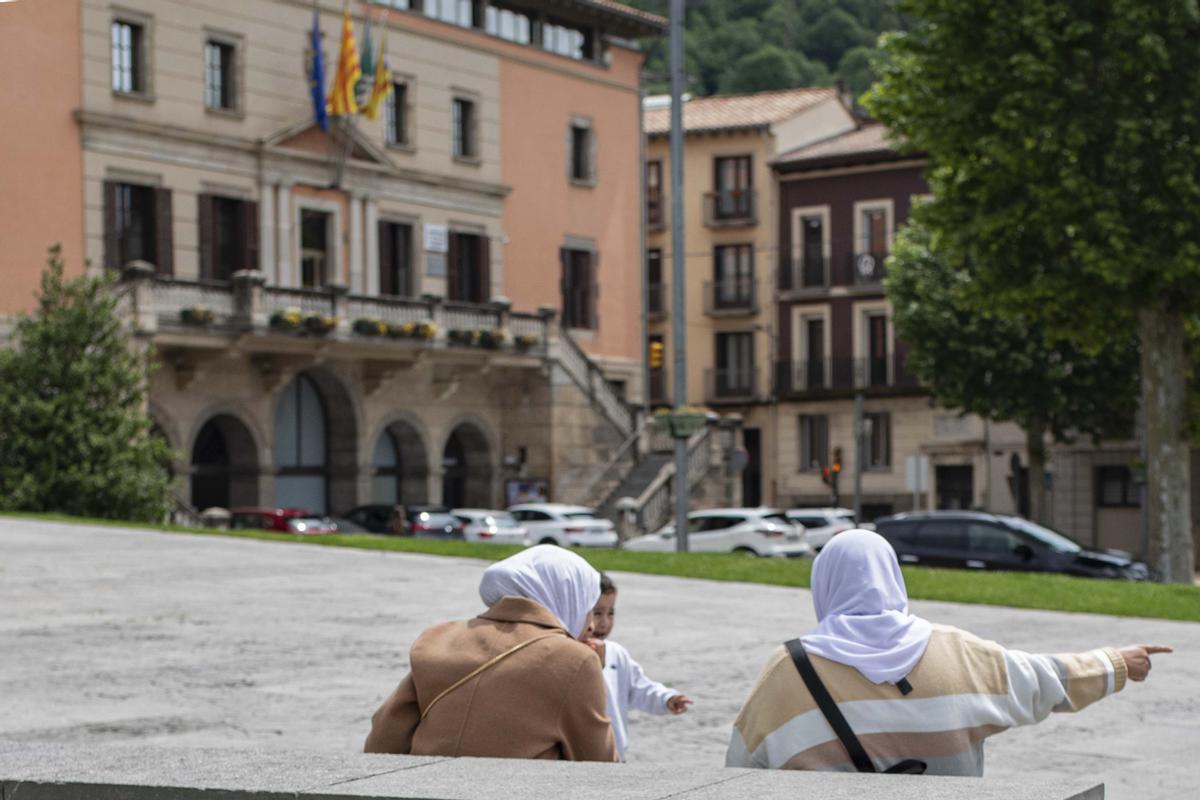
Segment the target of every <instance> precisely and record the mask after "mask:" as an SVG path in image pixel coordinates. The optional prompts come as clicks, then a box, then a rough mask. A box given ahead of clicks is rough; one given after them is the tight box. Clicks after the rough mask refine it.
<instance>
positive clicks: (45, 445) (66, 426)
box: [0, 245, 171, 522]
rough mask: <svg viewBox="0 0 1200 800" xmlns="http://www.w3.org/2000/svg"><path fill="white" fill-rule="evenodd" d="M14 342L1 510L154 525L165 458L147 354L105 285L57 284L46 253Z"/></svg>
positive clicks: (54, 264) (166, 480)
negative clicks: (150, 398) (154, 428)
mask: <svg viewBox="0 0 1200 800" xmlns="http://www.w3.org/2000/svg"><path fill="white" fill-rule="evenodd" d="M14 339H15V341H14V342H11V343H10V347H8V348H6V349H4V350H0V420H3V424H0V508H2V509H5V510H9V511H39V512H40V511H53V512H62V513H66V514H74V515H79V516H89V517H104V518H109V519H125V520H141V521H148V522H157V521H161V520H162V519H163V517H164V516H165V514H166V513H167V511H168V509H169V508H170V502H171V478H170V476H169V475H168V472H167V469H166V464H168V463H169V462H170V457H171V453H170V450H169V449H168V448H167V446H166V444H165V442H163V441H162V439H161V438H159V437H157V436H154V435H152V434H151V421H150V418H149V416H148V414H147V413H146V391H147V389H146V383H147V377H148V375H149V370H150V355H149V353H147V352H146V351H145V350H142V349H139V348H138V347H137V346H136V345H135V344H134V342H133V341H132V340H131V338H130V336H129V334H128V333H127V332H126V331H125V329H124V327H123V325H122V323H121V319H120V317H119V315H118V313H117V299H116V297H115V294H114V292H113V284H112V279H111V278H108V277H105V278H97V277H93V276H89V275H86V274H85V275H82V276H80V277H77V278H73V279H70V280H68V279H66V278H64V276H63V261H62V254H61V249H60V248H59V247H58V246H57V245H56V246H55V247H53V248H51V250H50V258H49V261H48V264H47V269H46V271H45V272H44V273H43V275H42V288H41V295H40V296H39V298H38V309H37V313H36V314H35V315H33V316H27V317H24V318H22V319H21V320H20V321H19V322H18V323H17V326H16V331H15V337H14ZM14 344H15V346H11V345H14Z"/></svg>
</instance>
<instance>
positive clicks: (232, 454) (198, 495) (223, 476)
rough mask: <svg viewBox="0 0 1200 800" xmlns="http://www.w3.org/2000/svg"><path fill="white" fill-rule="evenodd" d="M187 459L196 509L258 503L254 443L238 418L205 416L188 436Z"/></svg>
mask: <svg viewBox="0 0 1200 800" xmlns="http://www.w3.org/2000/svg"><path fill="white" fill-rule="evenodd" d="M188 460H189V462H190V465H191V469H190V471H191V481H190V482H191V501H192V506H193V507H194V508H195V509H196V510H197V511H203V510H204V509H206V508H212V507H214V506H215V507H220V508H234V507H237V506H254V505H258V473H259V463H258V446H257V444H256V443H255V440H254V435H253V433H251V431H250V428H249V427H248V426H247V425H246V424H245V423H244V422H242V420H241V419H239V418H238V417H236V416H234V415H233V414H229V413H218V414H215V415H213V416H211V417H209V418H208V419H207V420H206V421H205V422H204V424H202V425H201V426H200V428H199V429H198V430H197V431H196V435H195V436H194V437H193V439H192V443H191V447H189V448H188Z"/></svg>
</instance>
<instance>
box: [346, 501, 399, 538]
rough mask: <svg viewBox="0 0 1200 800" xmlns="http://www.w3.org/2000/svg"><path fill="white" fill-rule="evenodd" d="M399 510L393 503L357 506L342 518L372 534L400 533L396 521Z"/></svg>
mask: <svg viewBox="0 0 1200 800" xmlns="http://www.w3.org/2000/svg"><path fill="white" fill-rule="evenodd" d="M397 508H399V507H398V506H395V505H392V504H391V503H371V504H369V505H365V506H355V507H354V508H352V509H350V510H349V511H347V512H345V513H344V514H342V517H343V518H345V519H348V520H350V521H351V522H353V523H354V524H355V525H358V526H359V527H361V528H365V529H366V530H368V531H370V532H371V533H398V531H397V530H396V527H397V525H396V522H397V521H396V520H395V516H396V510H397Z"/></svg>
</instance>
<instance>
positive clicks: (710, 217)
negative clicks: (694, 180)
mask: <svg viewBox="0 0 1200 800" xmlns="http://www.w3.org/2000/svg"><path fill="white" fill-rule="evenodd" d="M755 199H756V195H755V191H754V190H753V189H722V190H720V191H717V192H708V193H706V194H705V195H704V224H705V225H707V226H708V227H710V228H721V227H726V226H734V225H755V224H757V223H758V210H757V203H756V202H755Z"/></svg>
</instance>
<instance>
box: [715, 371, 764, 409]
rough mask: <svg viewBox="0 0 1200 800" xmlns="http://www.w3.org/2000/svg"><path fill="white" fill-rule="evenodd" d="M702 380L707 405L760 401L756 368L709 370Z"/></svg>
mask: <svg viewBox="0 0 1200 800" xmlns="http://www.w3.org/2000/svg"><path fill="white" fill-rule="evenodd" d="M704 378H705V389H706V392H705V394H706V400H707V402H709V403H752V402H754V401H756V400H759V399H760V397H759V390H758V369H757V368H756V367H736V368H733V369H709V370H705V373H704Z"/></svg>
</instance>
